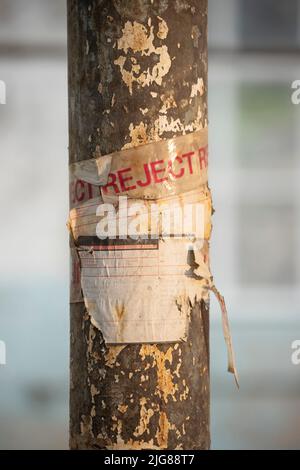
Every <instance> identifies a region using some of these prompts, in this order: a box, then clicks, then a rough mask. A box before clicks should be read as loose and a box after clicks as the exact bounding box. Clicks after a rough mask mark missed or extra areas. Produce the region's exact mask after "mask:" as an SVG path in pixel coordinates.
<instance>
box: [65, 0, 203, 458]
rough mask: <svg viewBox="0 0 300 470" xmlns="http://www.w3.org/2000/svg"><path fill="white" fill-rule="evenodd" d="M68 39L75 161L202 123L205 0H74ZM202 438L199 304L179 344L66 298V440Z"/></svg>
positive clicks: (141, 444) (158, 443) (116, 444)
mask: <svg viewBox="0 0 300 470" xmlns="http://www.w3.org/2000/svg"><path fill="white" fill-rule="evenodd" d="M68 42H69V46H68V48H69V108H70V113H69V123H70V163H73V162H77V161H81V160H85V159H90V158H92V157H98V156H100V155H105V154H108V153H111V152H114V151H117V150H120V149H122V148H130V147H135V146H137V145H142V144H144V143H148V142H153V141H157V140H160V139H167V138H171V137H173V136H177V135H182V134H187V133H189V132H193V131H195V130H198V129H200V128H202V127H203V126H206V125H207V0H172V1H171V0H153V1H151V0H131V1H123V0H90V1H86V0H69V1H68ZM104 295H105V294H104ZM209 445H210V435H209V333H208V310H207V307H206V306H205V304H204V302H201V303H196V304H194V305H193V306H192V310H191V322H190V328H189V334H188V340H187V341H186V342H180V343H177V344H153V345H149V344H148V345H145V344H135V345H126V346H107V345H106V344H105V342H104V340H103V337H102V335H101V332H100V331H99V330H97V329H96V328H95V327H94V326H93V325H92V324H91V322H90V317H89V315H88V314H87V312H86V311H85V308H84V304H83V303H79V304H72V305H71V389H70V446H71V448H73V449H82V448H84V449H105V448H108V449H207V448H209Z"/></svg>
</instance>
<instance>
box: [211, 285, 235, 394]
mask: <svg viewBox="0 0 300 470" xmlns="http://www.w3.org/2000/svg"><path fill="white" fill-rule="evenodd" d="M209 289H210V290H211V291H212V292H213V293H214V294H215V297H216V299H217V300H218V302H219V305H220V309H221V313H222V326H223V334H224V339H225V343H226V346H227V356H228V372H230V373H231V374H233V375H234V379H235V383H236V386H237V388H238V389H239V388H240V384H239V375H238V371H237V367H236V362H235V354H234V349H233V343H232V337H231V333H230V326H229V319H228V313H227V308H226V304H225V299H224V297H223V296H222V295H221V293H220V292H219V291H218V289H217V288H216V286H215V284H214V283H213V281H211V282H210V285H209Z"/></svg>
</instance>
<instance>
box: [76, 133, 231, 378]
mask: <svg viewBox="0 0 300 470" xmlns="http://www.w3.org/2000/svg"><path fill="white" fill-rule="evenodd" d="M207 160H208V159H207V129H202V130H201V131H197V132H195V133H191V134H189V135H185V136H180V137H177V138H174V139H169V140H166V141H159V142H154V143H152V144H147V145H143V146H140V147H136V148H133V149H128V150H123V151H120V152H116V153H114V154H111V155H106V156H103V157H98V158H96V159H90V160H87V161H83V162H79V163H75V164H73V165H71V166H70V207H71V211H70V218H69V227H70V231H71V233H72V239H73V242H74V247H73V249H72V279H73V282H72V285H71V301H72V302H79V301H81V300H82V296H81V292H82V294H83V299H84V302H85V305H86V308H87V311H88V312H89V314H90V316H91V321H92V323H93V324H94V325H95V326H96V327H97V328H99V329H100V330H101V332H102V334H103V337H104V340H105V341H106V343H107V344H129V343H160V342H178V341H184V340H186V338H187V334H188V326H189V321H190V317H189V315H190V305H191V302H192V303H194V302H195V301H196V300H201V299H202V300H204V301H208V300H209V290H212V291H214V292H215V294H216V295H217V293H216V292H217V291H216V289H215V287H214V284H213V279H212V276H211V274H210V270H209V259H208V240H209V238H210V232H211V211H212V207H211V196H210V191H209V189H208V185H207ZM220 299H221V297H219V298H218V300H219V301H220ZM220 305H221V302H220ZM221 307H222V305H221ZM222 312H223V314H224V315H225V314H226V318H225V320H227V312H226V311H225V313H224V310H222ZM223 318H224V317H223ZM227 323H228V322H227V321H225V322H223V326H226V328H227ZM224 335H225V338H226V342H227V346H228V357H229V369H230V370H231V371H236V368H235V364H234V356H233V352H232V347H231V338H230V334H229V327H228V328H227V330H226V331H225V329H224ZM228 338H229V339H228Z"/></svg>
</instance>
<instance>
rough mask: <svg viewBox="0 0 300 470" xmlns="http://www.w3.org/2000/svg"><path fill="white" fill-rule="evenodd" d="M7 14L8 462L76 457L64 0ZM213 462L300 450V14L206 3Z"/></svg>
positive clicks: (296, 7) (0, 334)
mask: <svg viewBox="0 0 300 470" xmlns="http://www.w3.org/2000/svg"><path fill="white" fill-rule="evenodd" d="M24 3H25V2H24V1H21V0H0V79H1V80H4V81H5V82H6V86H7V98H6V101H7V103H6V105H0V159H1V166H2V171H1V174H2V179H1V182H0V198H1V206H0V210H1V220H2V225H1V246H2V250H1V256H0V260H1V263H0V340H3V341H5V343H6V348H7V365H6V366H0V448H1V449H64V448H67V446H68V380H69V377H68V360H69V358H68V354H69V351H68V349H69V345H68V343H69V336H68V328H69V320H68V276H69V273H68V250H67V247H68V234H67V230H66V228H65V222H66V219H67V214H68V205H67V198H68V196H67V194H68V164H67V160H68V157H67V145H68V131H67V57H66V39H67V38H66V8H65V1H64V0H51V1H50V0H26V6H25V5H24ZM209 49H210V50H209V114H210V186H211V188H212V191H213V198H214V207H215V209H216V214H215V216H214V230H213V236H212V243H211V254H212V261H211V263H212V270H213V273H214V277H215V280H216V284H217V286H218V287H219V289H220V290H221V291H222V293H223V294H224V295H225V298H226V301H227V306H228V310H229V314H230V318H231V328H232V333H233V339H234V343H235V349H236V355H237V362H238V368H239V372H240V381H241V389H240V391H239V392H238V391H237V390H236V389H235V386H234V382H233V379H232V377H231V376H230V375H229V374H227V373H226V350H225V346H224V340H223V336H222V330H221V318H220V313H219V309H218V306H217V304H216V302H215V301H214V300H213V299H212V305H211V325H212V327H211V379H212V406H211V420H212V447H213V448H214V449H299V448H300V431H299V429H300V366H298V367H297V366H294V365H292V363H291V353H292V350H291V343H292V341H293V340H295V339H300V322H299V308H300V302H299V300H300V292H299V284H300V243H299V242H300V236H299V235H300V227H299V224H300V217H299V212H300V197H299V193H300V185H299V183H298V182H299V176H300V161H299V156H298V154H299V150H300V133H298V129H299V128H300V127H299V126H300V105H299V107H297V106H295V105H292V103H291V92H292V90H291V83H292V82H293V81H294V80H297V79H300V61H299V51H300V1H298V0H289V1H288V2H282V1H281V0H251V1H250V0H226V2H222V4H221V2H219V1H217V0H209Z"/></svg>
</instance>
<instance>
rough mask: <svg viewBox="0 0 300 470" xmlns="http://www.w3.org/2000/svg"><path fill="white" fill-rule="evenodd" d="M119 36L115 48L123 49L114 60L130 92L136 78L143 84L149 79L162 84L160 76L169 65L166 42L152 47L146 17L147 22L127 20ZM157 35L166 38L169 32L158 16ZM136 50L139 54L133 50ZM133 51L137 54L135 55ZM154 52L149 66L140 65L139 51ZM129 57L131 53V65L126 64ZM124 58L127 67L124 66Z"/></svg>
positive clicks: (143, 52) (148, 81)
mask: <svg viewBox="0 0 300 470" xmlns="http://www.w3.org/2000/svg"><path fill="white" fill-rule="evenodd" d="M122 33H123V34H122V36H121V38H120V39H118V41H117V48H118V50H122V51H123V52H124V55H123V54H122V55H120V56H119V57H118V58H117V59H116V60H115V61H114V63H115V64H116V65H118V66H119V68H120V72H121V75H122V79H123V81H124V83H125V84H126V86H127V87H128V88H129V92H130V94H131V95H132V91H133V84H134V83H135V82H136V83H137V84H138V85H140V86H142V87H145V86H149V85H151V84H152V83H156V84H157V85H161V84H162V79H163V77H164V76H165V75H166V74H167V73H168V72H169V70H170V67H171V58H170V55H169V53H168V48H167V46H166V45H163V46H159V47H155V45H154V39H155V35H154V27H153V25H152V24H151V18H149V21H148V26H147V27H146V26H145V25H143V24H142V23H138V22H137V21H134V22H133V23H132V22H131V21H127V22H126V23H125V25H124V28H123V29H122ZM156 35H157V37H158V38H160V39H165V38H166V37H167V35H168V26H167V24H166V22H165V21H164V20H163V19H162V18H159V26H158V32H157V34H156ZM136 53H138V54H136ZM135 54H136V56H135ZM151 54H156V55H157V56H158V60H157V62H156V63H155V65H153V67H152V68H150V67H147V68H144V69H143V68H142V65H141V64H139V63H138V58H137V57H139V55H141V56H148V57H149V56H150V55H151ZM128 57H130V62H131V65H130V66H129V68H126V67H128V65H127V64H128ZM125 62H126V67H125Z"/></svg>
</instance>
